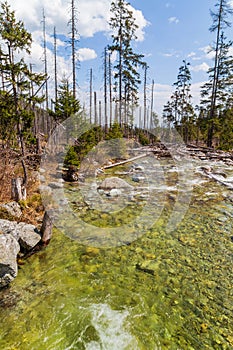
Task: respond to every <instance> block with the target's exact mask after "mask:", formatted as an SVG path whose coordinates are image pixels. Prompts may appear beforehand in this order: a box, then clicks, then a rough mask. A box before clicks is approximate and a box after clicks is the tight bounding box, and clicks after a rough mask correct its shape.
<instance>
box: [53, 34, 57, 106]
mask: <svg viewBox="0 0 233 350" xmlns="http://www.w3.org/2000/svg"><path fill="white" fill-rule="evenodd" d="M54 88H55V103H57V90H58V84H57V34H56V27H54Z"/></svg>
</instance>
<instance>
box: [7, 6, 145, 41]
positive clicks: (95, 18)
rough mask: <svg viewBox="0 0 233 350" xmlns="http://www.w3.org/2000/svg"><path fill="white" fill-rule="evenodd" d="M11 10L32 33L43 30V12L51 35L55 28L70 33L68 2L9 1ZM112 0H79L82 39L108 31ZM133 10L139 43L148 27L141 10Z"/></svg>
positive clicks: (79, 30) (79, 27)
mask: <svg viewBox="0 0 233 350" xmlns="http://www.w3.org/2000/svg"><path fill="white" fill-rule="evenodd" d="M8 2H9V4H10V5H11V7H12V9H13V10H15V11H16V16H17V18H20V19H21V20H23V21H24V22H25V24H26V27H27V28H28V30H29V31H31V32H33V31H36V30H42V23H41V21H42V17H43V9H44V13H45V20H46V29H47V32H48V33H52V32H53V27H54V26H56V29H57V33H58V34H65V35H67V34H68V32H69V28H68V25H67V24H68V22H69V19H70V12H71V11H70V1H67V0H50V1H48V0H30V1H27V2H26V1H25V0H17V1H15V0H8ZM110 6H111V1H109V0H78V1H77V2H76V10H77V18H78V21H77V29H78V32H79V34H80V36H81V37H92V36H93V35H94V34H95V33H97V32H101V31H106V32H107V31H108V30H109V27H108V21H109V18H110ZM130 9H131V10H132V11H133V15H134V17H135V19H136V23H137V25H138V26H139V29H138V31H137V36H138V40H140V41H142V40H143V39H144V29H145V27H146V26H147V25H148V24H149V23H148V22H147V21H146V19H145V17H144V16H143V13H142V11H140V10H136V9H135V8H133V7H132V6H130Z"/></svg>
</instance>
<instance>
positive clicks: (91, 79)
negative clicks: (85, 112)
mask: <svg viewBox="0 0 233 350" xmlns="http://www.w3.org/2000/svg"><path fill="white" fill-rule="evenodd" d="M92 84H93V77H92V68H91V70H90V112H89V113H90V124H91V123H92V120H91V119H92Z"/></svg>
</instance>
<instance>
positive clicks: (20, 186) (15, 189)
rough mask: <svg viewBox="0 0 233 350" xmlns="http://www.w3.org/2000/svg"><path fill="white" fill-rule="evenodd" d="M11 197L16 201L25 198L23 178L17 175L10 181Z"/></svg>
mask: <svg viewBox="0 0 233 350" xmlns="http://www.w3.org/2000/svg"><path fill="white" fill-rule="evenodd" d="M11 197H12V199H13V200H15V201H16V202H19V201H22V200H26V198H27V192H26V187H25V184H24V179H23V178H22V177H17V178H16V179H12V181H11Z"/></svg>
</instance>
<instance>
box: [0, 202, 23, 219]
mask: <svg viewBox="0 0 233 350" xmlns="http://www.w3.org/2000/svg"><path fill="white" fill-rule="evenodd" d="M0 208H3V209H5V210H6V211H7V212H8V213H9V214H10V215H12V216H15V217H16V218H20V216H21V215H22V211H21V209H20V205H19V203H17V202H9V203H4V204H1V205H0Z"/></svg>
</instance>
